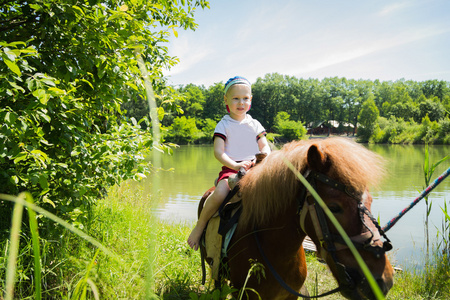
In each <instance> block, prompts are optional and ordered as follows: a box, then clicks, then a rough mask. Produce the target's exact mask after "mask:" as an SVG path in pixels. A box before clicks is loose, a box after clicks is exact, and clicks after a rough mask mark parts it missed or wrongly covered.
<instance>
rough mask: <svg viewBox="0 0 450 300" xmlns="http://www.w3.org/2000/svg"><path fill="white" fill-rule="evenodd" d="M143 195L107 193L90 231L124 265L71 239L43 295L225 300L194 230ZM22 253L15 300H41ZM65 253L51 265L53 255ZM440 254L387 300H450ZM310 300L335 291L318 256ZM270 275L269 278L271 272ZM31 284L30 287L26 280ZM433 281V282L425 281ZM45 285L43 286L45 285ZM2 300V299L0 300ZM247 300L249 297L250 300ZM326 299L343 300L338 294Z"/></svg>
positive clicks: (404, 278)
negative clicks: (161, 215) (192, 242)
mask: <svg viewBox="0 0 450 300" xmlns="http://www.w3.org/2000/svg"><path fill="white" fill-rule="evenodd" d="M143 194H144V193H143V192H142V191H141V190H139V189H136V188H131V187H130V186H127V185H124V186H122V187H121V188H117V187H116V188H113V189H111V190H110V191H109V197H107V198H105V199H102V200H100V201H99V202H98V205H97V206H96V207H95V208H94V211H93V214H92V215H93V219H92V220H91V222H90V224H88V226H86V231H87V233H88V234H89V235H91V236H92V237H94V238H95V239H96V240H97V241H98V242H100V243H101V244H102V245H103V246H104V247H106V248H107V249H109V251H110V252H112V253H115V254H116V255H117V256H118V257H119V259H114V258H113V257H112V256H111V255H108V254H105V252H103V251H99V250H98V248H97V247H95V246H93V245H92V244H91V243H90V242H88V241H87V240H85V239H83V238H81V237H79V236H77V235H76V234H73V233H71V232H68V231H66V232H65V233H64V234H63V235H62V236H61V240H60V241H42V240H41V243H40V245H41V252H42V254H41V256H40V261H41V263H42V266H43V267H42V272H41V275H42V284H41V286H42V295H43V298H52V299H149V298H150V299H151V298H153V299H192V300H195V299H211V298H213V297H214V296H217V298H215V299H225V297H226V295H227V294H229V290H225V291H224V292H223V293H222V295H219V294H220V293H219V292H218V291H214V290H213V284H212V283H210V282H207V284H206V285H205V286H202V285H201V282H200V281H201V266H200V255H199V253H198V252H195V251H193V250H192V249H190V248H189V247H188V246H187V244H186V237H187V236H188V234H189V232H190V230H191V228H192V225H193V224H190V223H171V222H168V221H161V220H159V219H155V218H154V217H153V215H152V213H151V205H150V203H151V201H152V199H146V198H144V197H143ZM20 240H21V243H20V247H19V248H18V256H17V268H16V270H17V271H16V274H15V296H16V297H15V299H16V298H29V299H31V298H33V299H36V298H37V297H36V296H37V288H33V285H32V284H31V285H30V283H34V281H33V279H34V278H35V276H34V275H31V274H33V270H34V269H35V268H34V267H30V265H29V264H25V263H24V260H25V259H24V258H25V257H27V256H29V257H33V254H32V253H33V243H31V239H28V242H25V243H24V241H27V240H26V239H25V238H24V237H23V236H21V237H20ZM2 245H3V247H2V252H1V257H0V271H1V274H2V277H1V280H0V288H1V289H2V291H3V292H2V293H4V292H5V280H4V276H5V271H6V269H7V267H6V261H7V259H6V258H7V253H8V251H9V248H10V244H9V243H8V242H5V243H4V244H2ZM55 245H56V248H57V249H59V251H58V253H57V255H56V254H55V256H52V257H49V252H48V249H51V248H55ZM432 253H433V254H435V263H432V264H430V266H429V268H428V269H427V270H426V271H424V272H419V271H417V270H405V271H404V272H401V273H397V274H396V276H395V283H394V287H393V288H392V290H391V291H390V293H389V294H388V296H387V299H405V298H408V299H448V298H449V297H450V294H449V291H448V285H449V284H450V275H449V270H450V264H449V260H448V257H442V256H440V255H439V251H435V250H433V251H432ZM307 265H308V278H307V281H306V286H307V288H308V291H309V292H310V294H319V293H323V292H326V291H328V290H331V289H333V288H335V287H336V281H335V280H334V278H333V277H332V276H331V273H330V271H329V270H328V269H327V267H326V265H324V264H322V263H320V262H319V261H318V260H317V259H316V258H315V255H314V254H311V253H308V254H307ZM266 272H267V270H266ZM27 278H28V279H27ZM425 278H427V280H425ZM44 283H45V284H44ZM0 299H2V298H1V297H0ZM243 299H245V296H244V298H243ZM326 299H344V298H343V297H342V296H341V295H340V294H334V295H331V296H328V297H327V298H326Z"/></svg>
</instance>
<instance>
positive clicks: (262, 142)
mask: <svg viewBox="0 0 450 300" xmlns="http://www.w3.org/2000/svg"><path fill="white" fill-rule="evenodd" d="M258 147H259V151H260V152H261V153H266V154H267V155H269V154H270V152H271V150H270V146H269V142H268V141H267V139H266V137H265V136H263V137H261V138H260V139H259V140H258Z"/></svg>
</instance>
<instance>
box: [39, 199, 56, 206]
mask: <svg viewBox="0 0 450 300" xmlns="http://www.w3.org/2000/svg"><path fill="white" fill-rule="evenodd" d="M42 202H44V203H48V204H50V205H51V206H53V208H56V205H55V202H53V201H52V200H50V199H49V198H48V197H47V196H44V197H42Z"/></svg>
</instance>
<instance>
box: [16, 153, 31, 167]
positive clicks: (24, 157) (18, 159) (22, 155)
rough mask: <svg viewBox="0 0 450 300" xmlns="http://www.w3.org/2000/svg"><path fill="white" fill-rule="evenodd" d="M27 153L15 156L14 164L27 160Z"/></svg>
mask: <svg viewBox="0 0 450 300" xmlns="http://www.w3.org/2000/svg"><path fill="white" fill-rule="evenodd" d="M27 156H28V153H27V152H20V153H19V154H17V155H16V157H15V158H14V164H17V163H18V162H21V161H22V160H25V159H27Z"/></svg>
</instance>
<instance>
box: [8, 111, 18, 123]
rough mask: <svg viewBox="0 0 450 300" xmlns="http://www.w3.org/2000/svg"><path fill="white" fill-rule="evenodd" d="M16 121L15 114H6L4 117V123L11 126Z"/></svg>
mask: <svg viewBox="0 0 450 300" xmlns="http://www.w3.org/2000/svg"><path fill="white" fill-rule="evenodd" d="M16 120H17V114H16V113H15V112H9V111H8V112H7V113H6V115H5V122H6V123H8V124H9V125H13V124H14V123H15V122H16Z"/></svg>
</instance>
